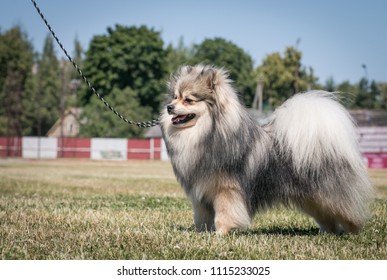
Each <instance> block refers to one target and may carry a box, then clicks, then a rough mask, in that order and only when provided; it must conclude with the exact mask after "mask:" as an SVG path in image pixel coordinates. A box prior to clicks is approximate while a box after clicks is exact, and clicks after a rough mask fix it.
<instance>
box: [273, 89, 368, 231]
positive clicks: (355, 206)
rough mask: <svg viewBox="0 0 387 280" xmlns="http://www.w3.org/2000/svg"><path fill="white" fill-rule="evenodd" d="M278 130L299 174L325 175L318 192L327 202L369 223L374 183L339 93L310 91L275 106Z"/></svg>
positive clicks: (282, 150)
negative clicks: (277, 106)
mask: <svg viewBox="0 0 387 280" xmlns="http://www.w3.org/2000/svg"><path fill="white" fill-rule="evenodd" d="M272 132H273V137H274V141H275V143H276V145H277V146H278V149H279V151H280V153H281V154H283V155H285V156H286V157H287V158H289V159H291V160H290V161H291V162H292V168H293V170H294V173H295V174H297V175H296V176H299V177H300V178H301V180H302V178H306V177H308V176H309V177H308V178H320V179H319V180H320V181H319V182H317V183H319V184H320V186H319V187H318V188H317V190H316V193H317V194H318V199H321V201H322V202H323V203H325V205H323V207H326V208H330V210H331V211H333V212H340V213H339V214H340V215H342V216H346V217H347V218H348V219H349V220H351V221H352V222H353V223H355V224H358V225H361V224H362V223H364V220H365V219H366V217H367V205H368V202H369V201H370V199H371V198H372V197H373V188H372V185H371V183H370V181H369V178H368V174H367V170H366V167H365V165H364V162H363V159H362V156H361V154H360V152H359V147H358V146H359V145H358V134H357V131H356V127H355V125H354V122H353V120H352V118H351V116H350V114H349V113H348V112H347V110H345V108H344V107H343V106H342V105H341V104H340V102H339V100H338V98H337V97H336V96H335V95H334V94H333V93H329V92H325V91H310V92H306V93H301V94H297V95H295V96H294V97H292V98H290V99H289V100H288V101H286V102H285V103H284V104H283V105H282V106H281V107H279V108H278V109H277V110H276V111H275V113H274V119H273V123H272ZM311 173H314V175H312V176H311ZM335 204H336V205H335ZM338 207H340V210H339V209H338Z"/></svg>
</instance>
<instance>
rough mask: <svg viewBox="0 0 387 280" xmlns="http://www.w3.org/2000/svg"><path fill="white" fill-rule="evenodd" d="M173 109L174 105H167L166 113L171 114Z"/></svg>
mask: <svg viewBox="0 0 387 280" xmlns="http://www.w3.org/2000/svg"><path fill="white" fill-rule="evenodd" d="M173 109H175V106H174V105H171V104H169V105H167V111H168V113H171V112H172V111H173Z"/></svg>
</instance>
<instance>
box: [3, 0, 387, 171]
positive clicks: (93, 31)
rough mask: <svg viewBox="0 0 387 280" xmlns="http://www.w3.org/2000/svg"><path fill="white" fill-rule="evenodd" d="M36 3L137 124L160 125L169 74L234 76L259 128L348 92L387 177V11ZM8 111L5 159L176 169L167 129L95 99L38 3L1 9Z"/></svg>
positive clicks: (339, 4)
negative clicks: (211, 68)
mask: <svg viewBox="0 0 387 280" xmlns="http://www.w3.org/2000/svg"><path fill="white" fill-rule="evenodd" d="M37 3H38V5H39V6H40V8H41V10H42V12H43V13H44V14H45V16H46V17H47V20H48V21H49V23H50V24H51V26H52V27H53V29H54V30H55V32H56V33H57V35H58V37H59V39H60V40H61V41H62V43H63V45H64V47H65V48H66V49H67V50H68V51H69V53H70V54H71V56H72V57H73V59H74V60H75V62H76V63H77V64H78V65H79V66H80V68H81V69H82V71H83V72H84V74H85V75H86V76H87V77H88V79H89V80H90V81H91V83H92V85H93V86H94V87H95V88H96V90H97V91H98V92H99V93H100V94H101V95H102V96H103V97H104V98H106V99H107V101H108V102H109V103H111V105H112V106H113V107H115V108H116V109H117V111H118V112H120V113H121V114H122V115H124V117H126V118H127V119H130V120H136V121H145V120H150V119H152V118H157V116H158V114H159V112H160V109H161V106H162V103H163V99H164V95H165V90H166V89H165V82H166V80H167V79H168V77H169V76H170V74H171V73H173V72H174V71H175V70H176V69H177V68H178V67H179V66H180V65H182V64H196V63H209V64H214V65H216V66H219V67H224V68H226V69H228V70H229V72H230V75H231V78H232V79H233V80H234V81H235V82H234V86H235V88H236V89H237V90H238V92H239V94H240V98H241V100H242V101H243V102H244V104H245V105H246V106H247V107H248V108H249V110H250V111H251V113H252V114H253V115H254V117H255V118H256V119H257V122H264V119H265V118H266V117H267V116H269V115H270V113H271V112H272V111H273V110H274V109H275V108H276V107H277V106H278V105H279V104H281V103H282V102H283V101H284V100H286V99H287V98H289V97H291V96H292V95H293V94H295V93H297V92H302V91H306V90H310V89H324V90H328V91H339V92H340V96H341V98H342V100H343V103H344V105H345V106H346V107H347V108H348V109H349V110H350V113H351V114H352V116H353V117H354V118H355V120H356V122H357V123H358V125H359V139H360V140H361V148H362V152H363V154H364V156H365V161H366V162H367V163H368V166H370V167H372V166H374V167H375V166H376V167H387V113H386V109H387V55H386V50H387V36H385V29H386V27H387V17H386V16H385V12H386V11H387V2H386V1H376V0H375V1H346V0H342V1H333V0H325V1H306V0H295V1H279V0H276V1H252V0H242V1H241V0H238V1H232V0H223V1H203V0H196V1H191V0H189V1H173V0H166V1H156V0H142V1H122V0H111V1H100V0H98V1H75V0H67V1H59V0H58V1H37ZM0 104H1V105H0V156H1V157H13V156H23V157H27V158H28V157H30V158H41V157H45V155H46V157H54V158H58V157H76V156H79V157H91V158H93V157H92V154H93V150H94V151H97V152H95V155H96V157H97V158H98V157H101V158H119V159H127V158H131V157H135V158H137V157H138V158H144V159H145V158H149V159H152V158H153V159H155V158H156V159H157V158H164V157H166V156H163V153H165V151H164V150H163V149H164V148H163V143H162V140H161V134H160V131H159V129H158V127H155V128H153V129H142V128H138V127H135V126H127V125H126V124H125V123H124V122H122V121H121V120H120V119H118V118H117V117H116V116H115V115H114V114H112V113H111V112H110V111H109V110H108V109H107V108H105V107H104V105H103V104H102V103H101V102H100V101H99V100H98V99H97V98H95V96H93V94H92V92H91V91H90V90H89V89H88V88H87V86H86V85H85V84H84V83H83V81H82V79H81V78H80V77H79V75H78V73H77V72H76V71H75V70H74V68H73V67H72V65H71V64H70V63H69V61H67V59H65V56H64V54H63V53H62V52H61V50H60V49H59V48H58V46H57V45H56V43H55V42H54V40H53V38H52V37H51V35H50V34H49V33H48V30H47V28H46V26H45V25H44V23H43V21H42V20H41V19H40V17H39V15H38V14H37V13H36V11H35V9H34V7H33V5H32V3H31V1H29V0H3V1H2V4H1V10H0ZM110 138H120V139H126V140H125V141H126V142H123V143H121V144H119V146H120V145H121V146H122V149H121V150H117V149H116V150H115V148H114V147H117V145H115V144H114V143H113V144H112V143H110V142H104V141H103V140H101V139H110ZM94 139H99V140H94ZM128 139H132V140H133V139H137V140H138V141H137V140H136V141H131V144H129V140H128ZM140 140H143V141H140ZM44 141H46V142H44ZM98 141H99V142H98ZM144 141H145V142H144ZM97 142H98V143H99V144H97ZM101 143H102V144H101ZM109 143H110V144H109ZM155 143H156V144H155ZM93 147H94V148H93ZM23 149H24V150H23ZM44 149H46V151H43V150H44ZM152 149H153V150H152ZM48 151H51V153H52V156H48ZM129 151H131V152H129ZM136 153H137V154H136ZM97 154H98V155H97Z"/></svg>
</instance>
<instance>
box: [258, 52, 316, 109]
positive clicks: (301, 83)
mask: <svg viewBox="0 0 387 280" xmlns="http://www.w3.org/2000/svg"><path fill="white" fill-rule="evenodd" d="M301 59H302V53H301V52H300V51H298V50H296V49H295V48H293V47H288V48H286V50H285V52H284V54H283V56H281V54H280V53H272V54H269V55H267V56H266V57H265V58H264V59H263V61H262V64H261V65H260V66H259V67H258V68H257V70H256V72H257V75H258V76H262V77H263V79H264V96H263V99H264V102H265V103H266V104H267V105H269V106H270V107H276V106H278V105H280V104H282V103H283V102H284V101H285V100H286V99H288V98H289V97H291V96H292V95H293V94H295V93H298V92H302V91H306V90H308V89H310V88H314V87H315V86H316V82H317V78H316V77H315V76H314V74H313V69H312V68H311V67H309V68H307V67H305V66H303V65H302V63H301Z"/></svg>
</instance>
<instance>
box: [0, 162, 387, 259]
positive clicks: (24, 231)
mask: <svg viewBox="0 0 387 280" xmlns="http://www.w3.org/2000/svg"><path fill="white" fill-rule="evenodd" d="M370 175H371V177H372V180H373V182H374V184H375V186H376V189H377V199H376V201H375V203H373V205H372V217H371V219H370V220H369V222H368V223H367V225H366V227H365V229H364V230H363V231H362V232H361V233H360V234H358V235H342V236H335V235H329V234H319V233H318V228H317V226H316V224H315V223H314V222H313V220H312V219H311V218H309V217H307V216H304V215H302V214H301V213H299V212H296V211H292V210H286V209H284V208H281V207H280V208H277V209H272V210H270V211H267V212H266V213H262V214H259V215H257V216H256V218H255V219H254V221H253V223H252V226H251V227H250V228H249V229H248V230H246V231H240V232H234V233H232V234H231V235H229V236H217V235H216V234H213V233H197V232H195V231H194V228H193V220H192V209H191V205H190V203H189V201H188V200H187V199H186V197H185V195H184V193H183V191H182V190H181V188H180V187H179V185H178V184H177V182H176V180H175V178H174V176H173V173H172V169H171V166H170V164H169V163H168V162H160V161H129V162H93V161H75V160H60V161H3V162H0V258H1V259H387V171H383V170H374V171H370Z"/></svg>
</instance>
